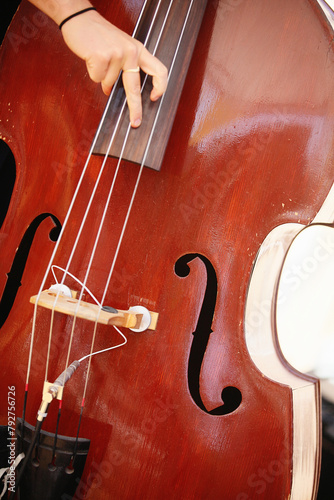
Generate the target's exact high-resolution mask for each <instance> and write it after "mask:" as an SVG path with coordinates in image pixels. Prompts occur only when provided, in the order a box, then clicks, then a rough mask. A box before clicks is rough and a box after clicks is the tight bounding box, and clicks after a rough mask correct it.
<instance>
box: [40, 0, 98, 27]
mask: <svg viewBox="0 0 334 500" xmlns="http://www.w3.org/2000/svg"><path fill="white" fill-rule="evenodd" d="M30 2H31V3H32V4H34V5H35V6H36V7H37V8H38V9H40V10H41V11H42V12H44V14H46V15H47V16H49V17H50V18H51V19H52V20H53V21H54V22H55V23H56V24H58V26H59V24H60V23H61V22H62V21H64V19H66V18H67V17H69V16H71V15H73V14H75V13H76V12H79V11H81V10H83V9H87V8H89V7H93V5H92V4H91V2H90V1H89V0H48V1H47V2H46V1H45V0H30Z"/></svg>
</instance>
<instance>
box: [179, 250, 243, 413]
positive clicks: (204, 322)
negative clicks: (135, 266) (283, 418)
mask: <svg viewBox="0 0 334 500" xmlns="http://www.w3.org/2000/svg"><path fill="white" fill-rule="evenodd" d="M196 258H197V259H200V260H201V261H202V262H203V264H204V265H205V268H206V274H207V282H206V289H205V294H204V298H203V303H202V307H201V312H200V314H199V317H198V321H197V325H196V329H195V331H194V332H193V341H192V345H191V349H190V353H189V361H188V387H189V392H190V394H191V397H192V398H193V400H194V402H195V403H196V405H197V406H198V407H199V408H200V409H201V410H203V411H204V412H206V413H209V414H210V415H227V414H229V413H232V412H233V411H235V410H236V409H237V408H238V407H239V406H240V403H241V399H242V396H241V392H240V391H239V389H237V388H236V387H232V386H228V387H225V388H224V389H223V390H222V392H221V399H222V401H223V404H222V405H221V406H218V407H217V408H214V409H213V410H210V411H209V410H207V408H206V407H205V405H204V403H203V401H202V397H201V393H200V373H201V367H202V364H203V360H204V355H205V351H206V348H207V345H208V342H209V337H210V334H211V333H212V328H211V326H212V320H213V315H214V312H215V306H216V298H217V275H216V272H215V269H214V267H213V265H212V264H211V262H210V261H209V259H207V258H206V257H204V255H201V254H198V253H190V254H186V255H183V256H182V257H180V258H179V259H178V260H177V262H176V264H175V273H176V274H177V276H179V277H180V278H181V277H182V278H185V277H187V276H188V275H189V273H190V267H189V266H188V264H189V262H191V261H192V260H194V259H196Z"/></svg>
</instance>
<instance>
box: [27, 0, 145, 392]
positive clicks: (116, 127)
mask: <svg viewBox="0 0 334 500" xmlns="http://www.w3.org/2000/svg"><path fill="white" fill-rule="evenodd" d="M147 2H148V0H145V3H144V6H143V8H142V10H141V12H140V15H139V18H138V20H137V23H136V26H135V28H134V34H133V36H135V35H136V33H137V31H138V28H139V24H140V22H141V19H142V16H143V12H144V9H145V7H146V4H147ZM120 78H121V74H120V75H119V76H118V79H117V82H116V83H115V85H114V87H113V89H112V92H111V94H110V97H109V101H108V102H109V103H110V102H111V100H112V98H113V95H114V93H115V89H116V86H117V83H118V82H119V79H120ZM125 105H126V101H125V100H124V103H123V105H122V108H121V112H120V116H119V119H118V121H117V123H116V125H115V129H114V132H113V134H112V138H111V140H112V141H113V140H114V138H115V136H116V133H117V130H118V127H119V124H120V119H121V114H122V113H123V110H124V108H125ZM107 111H108V105H107V106H106V108H105V110H104V113H103V115H102V118H101V121H100V123H99V126H98V128H97V132H96V135H95V137H94V140H93V142H92V145H91V147H90V150H89V153H88V155H87V159H86V162H85V164H84V166H83V169H82V173H81V175H80V178H79V181H78V184H77V186H76V189H75V192H74V194H73V197H72V200H71V203H70V206H69V208H68V211H67V213H66V216H65V219H64V223H63V227H62V230H61V232H60V235H59V237H58V240H57V242H56V244H55V247H54V249H53V252H52V254H51V257H50V260H49V263H48V265H47V268H46V271H45V274H44V277H43V279H42V282H41V285H40V288H39V291H38V294H37V296H36V302H35V305H34V312H33V318H32V330H31V339H30V346H29V355H28V365H27V374H26V385H25V392H26V394H27V391H28V384H29V378H30V373H31V364H32V352H33V346H34V340H35V333H36V319H37V309H38V303H39V299H40V296H41V293H42V291H43V289H44V287H45V283H46V280H47V277H48V275H49V273H50V270H51V267H52V264H53V262H54V259H55V256H56V253H57V251H58V248H59V246H60V243H61V241H62V239H63V235H64V232H65V228H66V227H67V224H68V221H69V218H70V215H71V214H72V211H73V207H74V204H75V201H76V199H77V198H78V194H79V192H80V188H81V186H82V184H83V181H84V178H85V175H86V173H87V170H88V166H89V163H90V160H91V157H92V154H93V150H94V148H95V145H96V142H97V139H98V137H99V134H100V132H101V129H102V124H103V121H104V119H105V116H106V114H107ZM107 154H108V153H107ZM106 156H107V155H106ZM105 162H106V160H105ZM105 162H104V163H103V164H102V166H101V168H104V165H105ZM64 279H65V274H64V277H63V280H62V283H63V281H64ZM58 297H59V292H58V293H57V297H56V299H55V300H58Z"/></svg>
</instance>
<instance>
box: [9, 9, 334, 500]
mask: <svg viewBox="0 0 334 500" xmlns="http://www.w3.org/2000/svg"><path fill="white" fill-rule="evenodd" d="M108 3H109V4H110V5H109V6H108V5H107V2H102V1H96V2H95V4H96V6H97V7H98V8H99V10H100V11H101V13H103V14H105V15H106V16H107V17H108V18H109V19H111V20H115V22H116V23H117V24H118V26H119V27H120V28H122V29H126V30H128V31H130V32H131V30H132V27H133V25H134V23H135V20H136V17H137V15H138V13H139V8H140V4H141V2H132V1H130V0H125V1H123V2H119V1H113V2H108ZM20 10H21V12H20V13H19V14H18V15H17V17H16V19H15V20H14V22H13V25H12V28H11V30H12V33H13V34H15V35H16V37H15V38H14V37H13V36H12V37H11V38H10V37H7V39H6V41H5V42H4V45H3V48H2V52H1V82H0V100H1V104H0V106H1V107H0V112H1V122H0V132H1V137H2V139H3V140H4V141H5V142H6V143H7V144H8V145H9V146H10V147H11V149H12V151H13V153H14V156H15V159H16V162H17V173H18V175H17V181H16V185H15V190H14V193H13V197H12V202H11V205H10V208H9V211H8V214H7V217H6V220H5V223H4V225H3V227H2V229H1V240H0V244H1V247H0V252H1V276H0V279H1V286H2V287H3V286H4V284H5V282H6V273H8V271H9V269H10V266H11V263H12V260H13V258H14V255H15V251H16V248H17V246H18V244H19V242H20V240H21V238H22V236H23V234H24V231H25V230H26V228H27V226H28V225H29V223H30V222H31V221H32V220H33V219H34V218H35V217H36V216H37V215H38V214H40V213H46V212H50V213H54V214H55V215H56V216H57V217H58V218H59V219H60V220H64V217H65V214H66V210H67V208H68V205H69V202H70V199H71V196H72V194H73V192H74V189H75V185H76V182H77V180H78V177H79V175H80V172H81V169H82V165H83V163H84V160H85V155H84V154H83V151H84V149H85V148H86V150H87V152H88V149H89V145H90V141H91V139H92V137H93V135H94V132H95V130H96V127H97V125H98V122H99V119H100V116H101V114H102V111H103V107H104V104H105V98H104V96H103V95H102V93H101V91H100V89H99V88H98V87H97V86H96V85H95V84H93V83H92V82H91V81H90V80H89V78H88V76H87V74H86V72H85V68H84V64H83V63H82V62H81V61H79V60H77V59H76V57H75V56H73V55H72V54H71V53H70V52H69V51H68V50H67V49H66V48H65V47H64V45H63V42H62V40H61V34H60V32H59V30H58V28H57V26H55V25H53V24H52V22H51V21H49V22H46V23H45V25H44V26H41V27H38V29H37V30H36V32H35V33H34V35H33V36H31V37H30V38H29V37H27V33H26V32H25V31H23V27H24V26H25V24H24V23H23V22H22V19H23V18H26V19H28V20H30V21H31V22H32V23H34V22H35V21H36V17H34V16H36V11H35V9H34V8H32V7H31V6H30V5H27V4H26V3H23V4H22V6H21V9H20ZM35 24H36V22H35ZM20 37H21V38H20ZM331 37H332V34H331V31H330V28H329V27H328V26H327V24H326V21H325V18H324V16H323V15H322V14H321V12H320V10H319V7H318V5H317V3H316V2H315V1H314V0H310V1H309V0H294V1H293V2H291V0H270V1H268V0H253V1H252V2H249V1H246V0H240V1H239V2H230V1H212V2H211V1H209V2H208V7H207V11H206V14H205V17H204V22H203V26H202V28H201V30H200V34H199V38H198V43H197V46H196V48H195V52H194V57H193V59H192V62H191V65H190V68H189V73H188V77H187V79H186V82H185V88H184V91H183V94H182V96H181V101H180V105H179V109H178V112H177V115H176V120H175V123H174V126H173V130H172V133H171V137H170V141H169V144H168V147H167V150H166V155H165V160H164V162H163V165H162V169H161V172H159V173H157V172H153V171H150V170H145V171H144V173H143V177H142V179H141V182H140V189H139V192H138V195H137V198H136V201H135V204H134V207H133V212H132V214H131V218H130V221H129V225H128V228H127V231H126V234H125V239H124V242H123V244H122V247H121V252H120V255H119V258H118V261H117V266H116V269H115V274H114V277H113V280H112V283H111V286H110V289H109V293H108V296H107V300H106V302H107V303H108V304H110V305H113V306H115V307H119V308H122V309H127V308H128V307H129V306H131V305H134V304H136V303H138V302H139V303H141V304H142V305H146V306H147V307H148V308H149V309H152V310H154V311H157V312H158V313H159V323H158V327H157V330H156V331H155V332H148V333H144V334H137V335H136V334H133V333H130V334H129V333H127V336H128V343H127V345H126V346H125V347H123V348H121V349H119V350H117V349H116V350H115V351H111V352H109V353H106V354H103V355H100V356H98V357H96V358H95V359H94V360H93V362H92V373H91V377H90V383H89V390H88V394H87V397H86V407H85V411H84V417H83V421H82V426H81V430H80V434H81V435H82V436H83V437H87V438H90V439H91V441H92V444H91V450H90V453H89V456H88V460H87V464H86V470H85V475H84V477H83V479H82V482H81V483H80V485H79V488H78V492H77V498H78V499H79V498H84V495H85V494H86V495H87V498H94V499H96V500H99V499H102V498H122V499H123V498H124V499H134V498H136V499H142V498H149V499H155V498H159V499H160V498H161V499H180V498H186V499H189V500H190V499H200V498H201V499H213V498H224V499H231V500H232V499H238V500H243V499H246V498H261V499H268V498H272V499H283V498H287V497H288V494H289V491H290V487H291V484H290V483H291V472H290V466H291V456H292V428H291V426H292V420H291V411H292V409H291V408H292V407H291V391H290V389H289V388H287V387H284V386H280V385H279V384H277V383H274V382H272V381H270V380H269V379H267V378H265V377H263V376H262V374H261V373H260V372H259V371H258V370H257V369H256V367H255V365H254V364H253V362H252V361H251V360H250V357H249V354H248V351H247V348H246V345H245V341H244V325H243V315H244V306H245V298H246V292H247V285H248V282H249V276H250V271H251V267H252V263H253V261H254V258H255V256H256V253H257V251H258V249H259V247H260V245H261V243H262V241H263V240H264V238H265V236H266V235H267V234H268V233H269V232H270V231H271V230H272V229H273V228H274V227H275V226H277V225H279V224H281V223H284V222H297V221H298V222H301V223H303V224H306V223H308V222H309V221H311V220H312V219H313V217H314V216H315V214H316V213H317V211H318V210H319V208H320V207H321V204H322V203H323V200H324V198H325V196H326V195H327V193H328V191H329V188H330V186H331V185H332V181H333V174H334V169H333V161H332V160H333V138H332V137H333V134H332V122H333V115H334V99H333V97H334V85H333V82H334V57H333V51H332V48H331V39H332V38H331ZM20 40H21V42H20ZM14 41H15V43H16V44H14ZM19 42H20V43H19ZM16 49H17V50H16ZM115 163H116V162H115V161H114V160H113V159H109V160H108V166H107V170H106V172H105V174H104V181H103V183H102V184H103V185H102V187H101V189H100V188H99V190H98V199H100V200H102V199H103V198H104V197H105V193H104V188H105V187H106V185H107V183H108V181H110V179H111V177H112V173H113V171H114V169H115ZM100 164H101V159H100V158H94V160H93V161H92V164H91V169H90V171H89V178H90V181H92V180H93V179H94V177H96V173H97V171H98V168H99V165H100ZM137 173H138V166H135V165H132V164H130V163H126V164H124V165H123V167H122V169H121V172H120V178H119V182H118V183H117V184H119V190H117V193H116V194H115V198H114V200H113V202H112V207H111V210H110V214H109V215H108V218H107V222H106V235H105V236H104V239H103V243H102V248H100V249H99V250H98V255H97V259H96V262H97V263H96V264H95V265H94V272H93V275H92V278H91V279H89V282H88V286H89V287H90V288H91V289H92V291H93V292H94V294H96V295H97V296H98V297H100V296H101V290H102V289H103V280H104V279H105V277H106V274H107V272H108V269H109V264H110V255H111V254H112V251H113V248H114V247H115V245H116V242H117V239H118V231H119V229H120V226H121V221H122V217H120V219H119V218H118V217H119V216H122V214H123V215H124V213H125V210H126V207H127V204H128V201H129V193H130V192H131V186H133V184H134V182H135V178H136V175H137ZM88 184H89V185H90V186H91V182H89V183H88ZM87 192H88V190H87V191H86V192H85V193H84V194H83V196H82V198H80V201H79V202H78V204H77V206H76V210H75V216H74V217H73V218H71V219H70V223H69V226H68V231H67V234H66V240H65V239H64V241H63V244H62V245H61V251H62V258H61V259H60V258H59V261H58V262H57V263H61V264H62V265H63V263H64V262H66V257H67V256H68V253H69V249H70V247H71V242H72V241H73V235H74V233H75V230H76V229H77V228H78V220H79V219H80V214H82V212H83V207H84V205H85V202H86V201H87ZM101 211H102V208H101V206H99V205H98V206H97V207H96V213H95V214H94V215H93V216H92V217H90V218H89V226H88V227H89V230H88V231H87V232H86V233H85V236H84V241H83V242H82V245H81V247H80V250H79V252H78V254H77V255H76V258H75V261H74V265H73V269H72V272H74V274H75V275H76V276H78V277H79V278H80V279H82V277H83V276H84V274H83V273H84V268H85V265H86V264H87V262H88V259H89V257H88V252H89V249H90V248H91V247H92V237H93V235H94V231H96V228H97V221H98V214H99V213H101ZM48 224H49V223H48V222H45V223H43V225H42V226H41V227H40V228H39V230H38V233H37V236H36V238H35V239H34V243H33V246H32V250H31V252H30V254H29V259H28V263H27V266H26V269H25V272H24V275H23V278H22V286H21V287H20V290H19V293H18V295H17V298H16V301H15V305H14V307H13V309H12V311H11V313H10V316H9V317H8V319H7V321H6V323H5V324H4V326H3V328H2V330H1V335H0V352H1V359H2V364H1V375H2V377H1V394H2V396H1V399H2V402H1V405H0V406H1V421H2V423H5V422H6V416H7V410H6V398H7V395H6V391H7V386H12V385H15V386H16V390H17V416H20V415H21V412H22V400H23V390H24V383H25V374H26V364H27V356H28V347H29V339H30V331H31V318H32V306H31V304H30V303H29V298H30V296H31V295H34V294H36V293H37V291H38V289H39V286H40V282H41V279H42V277H43V274H44V269H45V267H46V265H47V263H48V259H49V257H50V255H51V252H52V249H53V245H54V244H53V243H52V242H50V241H49V240H48V238H47V234H48V231H49V230H50V227H49V226H48ZM46 226H48V227H46ZM193 252H194V253H199V254H202V255H204V256H206V257H207V258H208V259H209V260H210V261H211V263H212V264H213V266H214V267H215V269H216V272H217V275H218V296H217V304H216V309H215V316H214V322H213V325H212V328H213V333H212V334H211V336H210V341H209V345H208V348H207V351H206V354H205V358H204V363H203V367H202V372H201V386H200V390H201V395H202V398H203V402H204V404H205V406H206V407H207V408H208V409H212V408H214V407H216V406H218V405H219V404H221V400H220V394H221V390H222V388H223V387H225V386H228V385H235V386H236V387H238V388H239V389H240V391H241V392H242V398H243V399H242V403H241V405H240V407H239V408H238V410H236V411H235V412H234V413H232V414H230V415H226V416H213V415H209V414H207V413H205V412H204V411H203V410H201V409H200V408H199V407H198V406H197V405H196V404H195V403H194V401H193V399H192V398H191V396H190V394H189V389H188V385H187V368H188V358H189V351H190V347H191V343H192V338H193V335H192V332H193V331H194V329H195V326H196V322H197V319H198V314H199V312H200V309H201V305H202V299H203V293H204V289H205V286H206V274H205V270H204V266H203V265H202V263H201V262H199V261H198V260H197V261H196V260H195V261H194V262H193V263H192V264H191V272H190V274H189V276H188V277H187V278H183V279H181V278H179V277H178V276H177V275H176V274H175V272H174V264H175V262H176V261H177V259H178V258H179V257H180V256H181V255H183V254H185V253H193ZM48 284H51V283H48ZM56 324H57V326H58V327H59V331H58V333H57V334H56V335H55V337H54V342H53V350H52V358H51V367H50V379H52V380H53V379H54V378H55V377H56V376H58V375H59V373H60V372H61V371H62V370H63V368H64V366H63V364H64V362H65V361H64V359H65V354H64V345H65V344H66V339H68V338H69V334H70V327H71V324H70V321H68V320H64V319H62V318H58V317H57V318H56ZM47 334H48V314H47V313H45V312H42V313H40V314H39V316H38V331H37V338H36V349H35V351H34V356H33V368H32V379H31V382H30V391H29V398H28V410H27V420H28V421H29V422H30V423H34V422H35V416H36V411H37V409H38V406H39V403H40V396H41V388H42V382H43V378H44V362H45V357H46V345H45V342H46V338H47ZM90 338H91V330H90V329H89V328H88V327H87V326H86V325H83V324H82V323H80V324H79V325H78V333H77V335H76V337H75V341H74V346H73V351H72V354H71V360H70V361H72V360H73V359H77V358H79V357H81V356H83V355H85V354H87V352H88V351H89V347H90ZM112 342H114V343H116V342H118V338H117V335H116V333H112V334H110V333H109V330H108V329H106V328H101V330H99V334H98V337H97V341H96V348H97V349H100V348H102V347H107V346H109V345H110V343H112ZM84 372H85V367H83V368H81V371H78V372H77V373H76V374H75V376H74V377H73V379H72V380H71V381H70V382H69V384H68V387H66V390H65V396H66V397H64V404H63V416H62V420H61V423H60V429H59V432H60V433H61V434H65V435H75V433H76V425H77V421H78V415H79V410H80V402H81V397H82V384H83V376H84ZM4 397H5V399H3V398H4ZM56 410H57V408H56V407H53V408H52V407H51V409H50V415H49V416H48V417H47V419H46V421H45V429H48V430H54V422H55V414H56ZM277 460H278V461H279V463H280V474H279V475H276V476H274V475H273V474H272V470H274V469H272V468H271V467H272V464H274V463H276V462H277ZM263 471H265V472H263ZM270 471H271V472H270ZM268 477H269V480H268V479H265V478H268Z"/></svg>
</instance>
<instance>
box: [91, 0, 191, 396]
mask: <svg viewBox="0 0 334 500" xmlns="http://www.w3.org/2000/svg"><path fill="white" fill-rule="evenodd" d="M172 3H173V0H172V1H171V3H170V5H169V9H168V12H167V15H166V16H168V14H169V12H170V9H171V6H172ZM193 4H194V0H190V3H189V7H188V10H187V14H186V17H185V20H184V23H183V27H182V30H181V35H180V38H179V40H178V44H177V46H176V49H175V52H174V55H173V59H172V62H171V65H170V68H169V75H168V78H170V76H171V74H172V72H173V69H174V65H175V62H176V59H177V55H178V52H179V49H180V45H181V42H182V39H183V35H184V32H185V29H186V26H187V23H188V19H189V16H190V13H191V10H192V7H193ZM166 21H167V17H166V19H165V22H166ZM164 26H165V23H164V25H163V28H164ZM162 31H163V30H161V32H160V35H159V40H158V41H157V43H159V41H160V37H161V35H162ZM165 95H166V94H164V95H163V96H162V97H161V99H160V102H159V107H158V110H157V113H156V116H155V119H154V122H153V125H152V129H151V132H150V136H149V138H148V141H147V145H146V147H145V152H144V156H143V159H142V162H141V166H140V170H139V173H138V176H137V181H136V185H135V187H134V190H133V193H132V197H131V200H130V204H129V208H128V211H127V214H126V218H125V221H124V224H123V228H122V232H121V235H120V238H119V240H118V245H117V248H116V251H115V254H114V258H113V261H112V264H111V266H110V270H109V274H108V278H107V281H106V285H105V288H104V292H103V296H102V300H101V303H102V304H103V302H104V299H105V296H106V293H107V291H108V288H109V284H110V280H111V277H112V274H113V271H114V268H115V264H116V260H117V257H118V253H119V250H120V247H121V244H122V241H123V237H124V234H125V230H126V227H127V223H128V220H129V217H130V213H131V210H132V206H133V203H134V200H135V196H136V193H137V190H138V186H139V182H140V178H141V175H142V172H143V169H144V166H145V161H146V158H147V155H148V153H149V149H150V146H151V143H152V139H153V134H154V132H155V129H156V125H157V122H158V118H159V116H160V112H161V109H162V105H163V102H164V99H165ZM100 311H101V310H100ZM100 311H99V313H100ZM99 313H98V315H99ZM97 324H98V318H97V319H96V321H95V325H94V333H93V339H92V345H91V353H90V357H89V363H88V368H87V372H86V375H85V387H84V393H83V401H84V399H85V397H86V391H87V387H88V379H89V374H90V368H91V357H92V355H93V351H94V343H95V337H96V331H97ZM120 333H121V332H120ZM122 336H123V335H122ZM120 345H124V343H123V344H120Z"/></svg>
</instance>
